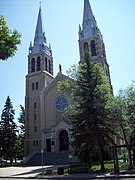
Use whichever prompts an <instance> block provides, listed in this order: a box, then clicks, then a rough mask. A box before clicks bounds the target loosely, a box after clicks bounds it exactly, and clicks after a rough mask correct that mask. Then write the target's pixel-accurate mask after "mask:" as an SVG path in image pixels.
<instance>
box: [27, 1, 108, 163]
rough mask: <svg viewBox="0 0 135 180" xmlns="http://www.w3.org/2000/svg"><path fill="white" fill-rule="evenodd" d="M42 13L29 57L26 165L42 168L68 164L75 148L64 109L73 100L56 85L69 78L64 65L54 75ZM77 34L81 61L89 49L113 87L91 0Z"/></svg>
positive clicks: (87, 4)
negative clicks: (48, 165)
mask: <svg viewBox="0 0 135 180" xmlns="http://www.w3.org/2000/svg"><path fill="white" fill-rule="evenodd" d="M41 11H42V10H41V6H40V8H39V14H38V19H37V25H36V31H35V37H34V42H33V43H30V47H29V54H28V74H27V75H26V96H25V144H24V164H29V165H41V161H43V163H44V164H68V163H69V158H73V155H74V149H73V147H72V146H71V144H70V142H71V139H72V137H71V132H70V129H71V128H72V124H71V123H70V120H69V119H68V114H65V113H64V109H65V108H66V107H68V106H69V105H70V103H71V101H72V99H71V98H70V97H69V95H68V94H66V93H63V92H58V90H57V83H58V82H59V81H61V80H63V79H65V78H67V77H66V76H65V75H64V74H62V70H61V65H59V72H58V74H57V75H56V76H55V77H54V76H53V66H54V64H53V53H52V49H51V46H50V45H48V44H47V41H46V37H45V32H44V27H43V22H42V12H41ZM78 34H79V40H78V42H79V53H80V61H79V62H83V60H84V52H85V50H86V48H87V50H88V51H89V54H90V56H91V58H92V59H93V60H94V61H96V62H100V63H101V64H102V65H103V68H104V71H105V74H106V75H107V76H108V77H109V80H110V84H111V79H110V72H109V65H108V63H107V59H106V53H105V46H104V42H103V38H102V35H101V32H100V30H99V28H98V26H97V22H96V20H95V17H94V15H93V12H92V9H91V6H90V3H89V0H84V11H83V22H82V26H79V33H78ZM79 62H78V63H79Z"/></svg>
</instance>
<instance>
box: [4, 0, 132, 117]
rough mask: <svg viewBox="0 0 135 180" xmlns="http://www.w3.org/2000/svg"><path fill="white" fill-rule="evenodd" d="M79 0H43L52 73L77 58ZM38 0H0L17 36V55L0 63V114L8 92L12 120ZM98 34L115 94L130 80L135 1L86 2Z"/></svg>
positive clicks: (22, 87)
mask: <svg viewBox="0 0 135 180" xmlns="http://www.w3.org/2000/svg"><path fill="white" fill-rule="evenodd" d="M83 1H84V0H44V1H43V0H42V17H43V23H44V28H45V34H46V37H47V42H48V43H51V47H52V52H53V58H54V75H56V74H57V72H58V66H59V64H61V65H62V70H63V73H65V72H66V70H67V69H68V68H69V67H70V66H71V65H73V64H77V63H78V62H79V48H78V29H79V24H82V18H83ZM39 2H40V1H39V0H21V1H20V0H19V1H18V0H0V14H2V15H4V17H5V18H6V22H7V25H8V26H9V28H10V29H14V28H16V29H17V30H18V31H19V32H20V33H21V34H22V44H21V45H20V46H19V47H18V48H19V50H18V52H17V53H16V56H15V57H13V58H12V59H8V61H6V62H4V61H0V82H1V86H0V114H1V112H2V110H3V107H4V104H5V101H6V98H7V96H8V95H9V96H10V98H11V100H12V103H13V106H14V109H15V110H16V115H15V118H17V117H18V116H19V112H20V107H19V106H20V104H21V105H23V106H24V99H25V76H26V75H27V55H28V48H29V44H30V41H32V42H33V39H34V34H35V28H36V22H37V16H38V10H39ZM90 4H91V7H92V10H93V13H94V15H95V18H96V20H97V24H98V27H99V28H100V30H101V33H102V35H103V39H104V43H105V49H106V55H107V61H108V63H109V66H110V74H111V80H112V85H113V89H114V93H115V94H117V92H118V90H119V89H120V88H125V87H127V86H128V85H130V84H131V83H132V80H135V56H134V53H135V20H134V17H135V0H90Z"/></svg>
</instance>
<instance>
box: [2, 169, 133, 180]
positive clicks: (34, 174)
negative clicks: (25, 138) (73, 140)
mask: <svg viewBox="0 0 135 180" xmlns="http://www.w3.org/2000/svg"><path fill="white" fill-rule="evenodd" d="M48 168H49V169H50V168H51V169H54V168H55V169H56V168H57V167H56V166H55V167H54V166H44V169H48ZM44 169H42V167H41V166H12V167H2V168H0V178H1V179H5V178H13V179H20V178H23V179H80V180H83V179H118V178H121V179H122V178H123V179H135V172H132V173H131V172H130V173H127V174H124V173H123V174H122V173H121V174H118V175H114V174H105V175H97V174H64V175H48V176H44V175H40V174H41V173H42V172H43V170H44Z"/></svg>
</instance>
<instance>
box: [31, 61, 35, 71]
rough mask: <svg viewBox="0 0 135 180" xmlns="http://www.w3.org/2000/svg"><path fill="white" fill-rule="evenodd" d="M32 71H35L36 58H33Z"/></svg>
mask: <svg viewBox="0 0 135 180" xmlns="http://www.w3.org/2000/svg"><path fill="white" fill-rule="evenodd" d="M31 72H35V58H32V60H31Z"/></svg>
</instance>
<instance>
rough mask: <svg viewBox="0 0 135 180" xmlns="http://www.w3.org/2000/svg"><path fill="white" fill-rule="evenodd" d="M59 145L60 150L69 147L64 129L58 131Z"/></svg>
mask: <svg viewBox="0 0 135 180" xmlns="http://www.w3.org/2000/svg"><path fill="white" fill-rule="evenodd" d="M59 147H60V151H66V150H68V148H69V138H68V132H67V131H65V130H62V131H61V132H60V133H59Z"/></svg>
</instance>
